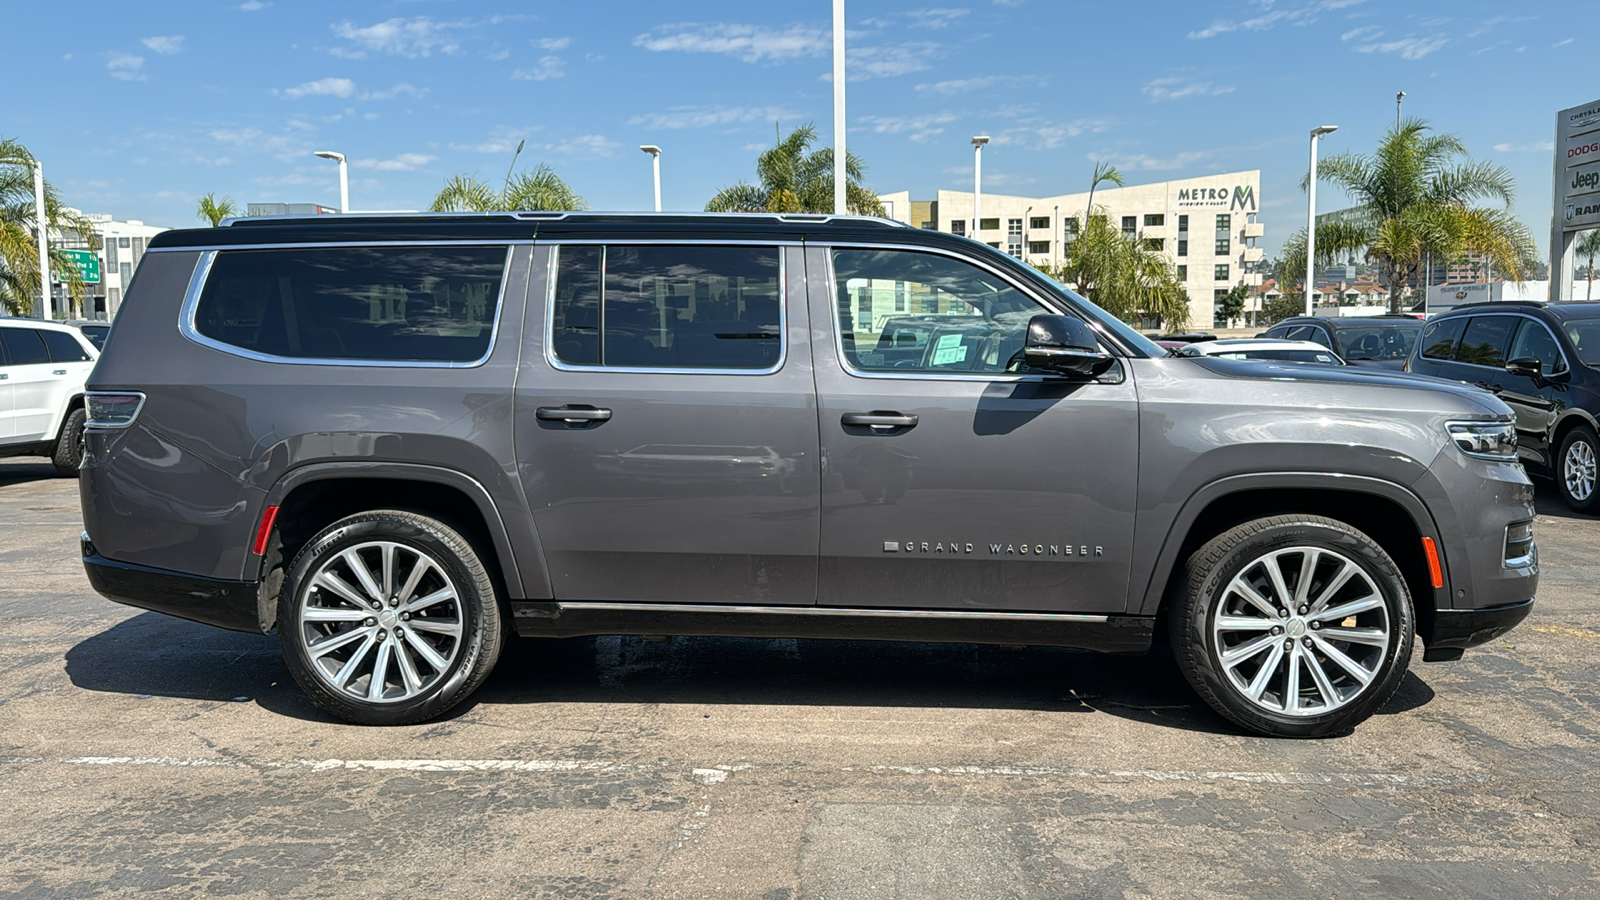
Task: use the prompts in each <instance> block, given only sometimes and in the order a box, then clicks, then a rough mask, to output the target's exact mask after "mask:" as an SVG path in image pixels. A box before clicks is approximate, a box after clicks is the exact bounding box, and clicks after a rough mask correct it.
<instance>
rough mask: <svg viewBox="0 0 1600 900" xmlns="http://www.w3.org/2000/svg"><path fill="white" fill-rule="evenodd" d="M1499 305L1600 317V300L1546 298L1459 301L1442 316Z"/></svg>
mask: <svg viewBox="0 0 1600 900" xmlns="http://www.w3.org/2000/svg"><path fill="white" fill-rule="evenodd" d="M1491 306H1492V307H1499V308H1501V309H1521V310H1535V309H1541V310H1544V311H1545V312H1547V313H1549V314H1550V315H1552V316H1554V317H1555V318H1557V319H1594V318H1600V302H1589V301H1586V300H1564V301H1561V302H1559V303H1548V302H1546V301H1544V300H1479V301H1477V302H1474V303H1459V304H1457V305H1455V306H1453V307H1451V308H1449V309H1447V310H1445V311H1444V312H1442V313H1439V315H1440V316H1449V315H1454V314H1456V313H1460V314H1462V315H1468V314H1471V313H1475V312H1482V311H1483V309H1484V307H1491Z"/></svg>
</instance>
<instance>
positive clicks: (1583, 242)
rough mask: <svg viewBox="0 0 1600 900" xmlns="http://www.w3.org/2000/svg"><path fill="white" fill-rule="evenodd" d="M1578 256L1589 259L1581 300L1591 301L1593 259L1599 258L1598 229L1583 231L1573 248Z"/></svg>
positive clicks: (1592, 296) (1599, 237)
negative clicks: (1586, 284) (1586, 280)
mask: <svg viewBox="0 0 1600 900" xmlns="http://www.w3.org/2000/svg"><path fill="white" fill-rule="evenodd" d="M1573 250H1574V252H1576V253H1577V254H1578V255H1579V256H1585V257H1588V259H1589V284H1588V286H1587V287H1585V288H1584V293H1583V299H1585V300H1593V299H1594V298H1595V297H1594V258H1595V257H1596V256H1600V228H1596V229H1593V230H1592V231H1585V232H1584V233H1583V237H1580V238H1578V243H1577V245H1576V246H1575V247H1573Z"/></svg>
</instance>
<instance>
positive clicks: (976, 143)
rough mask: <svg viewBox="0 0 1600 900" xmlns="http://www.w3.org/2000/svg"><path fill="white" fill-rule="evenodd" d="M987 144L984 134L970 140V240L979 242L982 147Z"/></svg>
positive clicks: (987, 138)
mask: <svg viewBox="0 0 1600 900" xmlns="http://www.w3.org/2000/svg"><path fill="white" fill-rule="evenodd" d="M987 143H989V136H988V135H984V134H979V135H974V136H973V138H972V238H973V240H979V237H978V228H979V226H981V225H982V224H983V145H984V144H987Z"/></svg>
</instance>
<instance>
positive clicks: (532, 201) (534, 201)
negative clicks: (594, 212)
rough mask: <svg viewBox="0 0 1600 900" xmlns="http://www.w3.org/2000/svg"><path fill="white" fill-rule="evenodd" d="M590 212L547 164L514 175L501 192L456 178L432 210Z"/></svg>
mask: <svg viewBox="0 0 1600 900" xmlns="http://www.w3.org/2000/svg"><path fill="white" fill-rule="evenodd" d="M588 208H589V204H588V202H586V201H585V200H584V199H583V198H582V197H580V196H578V193H577V192H576V191H574V190H573V189H572V188H571V187H570V186H569V185H568V184H567V183H566V182H565V181H563V180H561V176H560V175H557V174H556V170H555V169H552V168H550V166H549V165H548V164H546V163H540V164H539V167H538V168H537V169H534V170H533V171H532V172H518V173H517V174H515V175H512V176H511V177H509V178H507V179H506V183H505V185H504V186H503V187H501V189H500V190H498V191H497V190H495V189H494V188H492V187H490V186H489V185H487V184H484V183H483V182H481V181H479V180H478V179H476V178H474V177H472V176H471V175H455V176H452V177H451V178H450V179H449V180H447V181H445V183H444V188H443V189H442V190H440V191H439V193H438V195H437V196H435V197H434V198H433V203H432V205H430V206H429V207H428V209H429V210H430V211H431V212H513V211H516V210H529V211H540V212H560V211H565V210H584V209H588Z"/></svg>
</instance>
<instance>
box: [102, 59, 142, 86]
mask: <svg viewBox="0 0 1600 900" xmlns="http://www.w3.org/2000/svg"><path fill="white" fill-rule="evenodd" d="M106 69H107V70H108V71H109V72H110V73H111V77H112V78H120V79H122V80H123V81H143V80H144V57H142V56H134V55H133V54H132V53H113V54H111V56H110V58H108V59H107V60H106Z"/></svg>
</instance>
